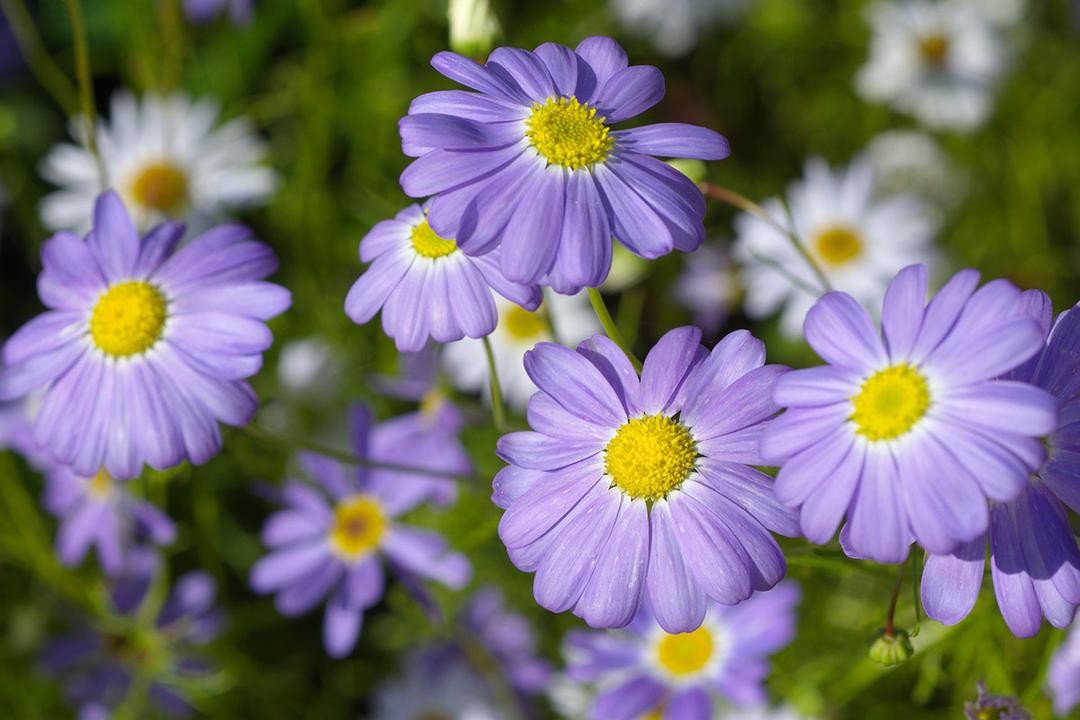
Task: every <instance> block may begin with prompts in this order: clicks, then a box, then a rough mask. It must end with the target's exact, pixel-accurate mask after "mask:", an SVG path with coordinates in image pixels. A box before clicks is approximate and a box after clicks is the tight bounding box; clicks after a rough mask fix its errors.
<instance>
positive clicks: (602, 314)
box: [588, 288, 641, 373]
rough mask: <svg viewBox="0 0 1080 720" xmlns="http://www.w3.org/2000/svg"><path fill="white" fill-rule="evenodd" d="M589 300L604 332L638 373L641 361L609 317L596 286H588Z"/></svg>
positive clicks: (609, 314)
mask: <svg viewBox="0 0 1080 720" xmlns="http://www.w3.org/2000/svg"><path fill="white" fill-rule="evenodd" d="M588 292H589V302H590V303H592V307H593V312H595V313H596V318H597V320H599V321H600V325H601V326H602V327H603V328H604V332H605V333H606V334H607V336H608V337H609V338H611V341H612V342H614V343H615V344H616V345H618V346H619V347H620V348H621V349H622V351H623V352H624V353H626V357H628V358H629V359H630V362H631V363H632V364H633V366H634V369H635V370H637V371H638V372H639V373H640V372H641V361H640V360H638V358H637V355H635V354H634V351H633V350H631V349H630V346H629V345H627V344H626V340H625V339H624V338H623V335H622V333H621V332H619V327H618V326H617V325H616V324H615V321H614V320H612V319H611V313H609V312H608V309H607V305H605V304H604V298H603V297H602V296H601V295H600V291H599V290H597V289H596V288H589V289H588Z"/></svg>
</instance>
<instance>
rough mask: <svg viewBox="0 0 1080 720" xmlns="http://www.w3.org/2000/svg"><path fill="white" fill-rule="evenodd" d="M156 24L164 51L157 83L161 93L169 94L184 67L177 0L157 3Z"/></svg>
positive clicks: (165, 0) (181, 29)
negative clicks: (159, 28) (159, 29)
mask: <svg viewBox="0 0 1080 720" xmlns="http://www.w3.org/2000/svg"><path fill="white" fill-rule="evenodd" d="M158 24H159V25H160V27H161V44H162V49H163V50H164V52H162V63H161V73H160V75H159V77H158V82H159V83H160V86H161V89H162V90H163V91H165V92H171V91H173V90H175V89H176V88H177V87H179V85H180V75H181V72H182V70H183V66H184V22H183V18H182V15H181V10H180V2H179V0H164V1H163V2H159V3H158Z"/></svg>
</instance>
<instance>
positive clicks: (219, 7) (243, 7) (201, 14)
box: [184, 0, 255, 25]
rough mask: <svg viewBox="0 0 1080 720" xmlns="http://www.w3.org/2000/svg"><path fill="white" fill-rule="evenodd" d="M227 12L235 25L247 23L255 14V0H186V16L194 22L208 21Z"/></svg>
mask: <svg viewBox="0 0 1080 720" xmlns="http://www.w3.org/2000/svg"><path fill="white" fill-rule="evenodd" d="M226 12H228V14H229V20H231V21H232V24H233V25H246V24H248V23H249V22H251V17H252V16H253V15H254V14H255V0H184V16H185V17H186V18H187V19H188V20H190V21H191V22H193V23H200V24H201V23H208V22H211V21H213V20H215V19H217V18H218V17H220V16H221V15H222V14H223V13H226Z"/></svg>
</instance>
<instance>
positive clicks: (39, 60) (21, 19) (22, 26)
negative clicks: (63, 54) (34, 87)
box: [0, 0, 79, 116]
mask: <svg viewBox="0 0 1080 720" xmlns="http://www.w3.org/2000/svg"><path fill="white" fill-rule="evenodd" d="M0 9H2V10H3V11H4V16H5V17H6V18H7V21H8V25H9V26H10V27H11V34H12V35H14V36H15V44H16V45H18V46H19V52H20V53H22V56H23V57H24V58H26V64H27V66H28V67H29V68H30V72H32V73H33V74H34V77H36V78H37V81H38V82H39V83H41V86H42V87H43V88H45V92H47V93H49V95H51V96H52V99H53V100H55V101H56V104H57V105H59V106H60V109H62V110H63V111H64V114H66V115H69V116H70V115H74V114H75V113H77V112H78V111H79V96H78V92H77V91H76V90H75V86H74V85H72V84H71V81H70V80H68V77H67V75H65V74H64V71H63V70H61V69H60V66H59V65H57V64H56V63H55V62H53V59H52V56H51V55H49V51H48V50H46V49H45V43H43V42H42V41H41V36H40V35H38V32H37V28H35V27H34V19H33V18H32V17H31V16H30V12H29V11H28V10H27V9H26V4H25V3H23V2H22V0H0Z"/></svg>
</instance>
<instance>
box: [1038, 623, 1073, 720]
mask: <svg viewBox="0 0 1080 720" xmlns="http://www.w3.org/2000/svg"><path fill="white" fill-rule="evenodd" d="M1046 689H1047V692H1048V693H1049V694H1050V697H1051V698H1053V700H1054V712H1055V713H1057V714H1058V715H1068V714H1069V712H1070V711H1072V709H1073V708H1074V707H1076V706H1077V705H1078V704H1080V621H1077V622H1076V623H1074V624H1073V628H1072V630H1070V631H1069V637H1068V638H1067V639H1066V640H1065V642H1064V643H1063V644H1062V645H1061V646H1059V647H1058V649H1057V650H1055V651H1054V657H1053V659H1052V660H1051V661H1050V673H1049V676H1048V677H1047V680H1046Z"/></svg>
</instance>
